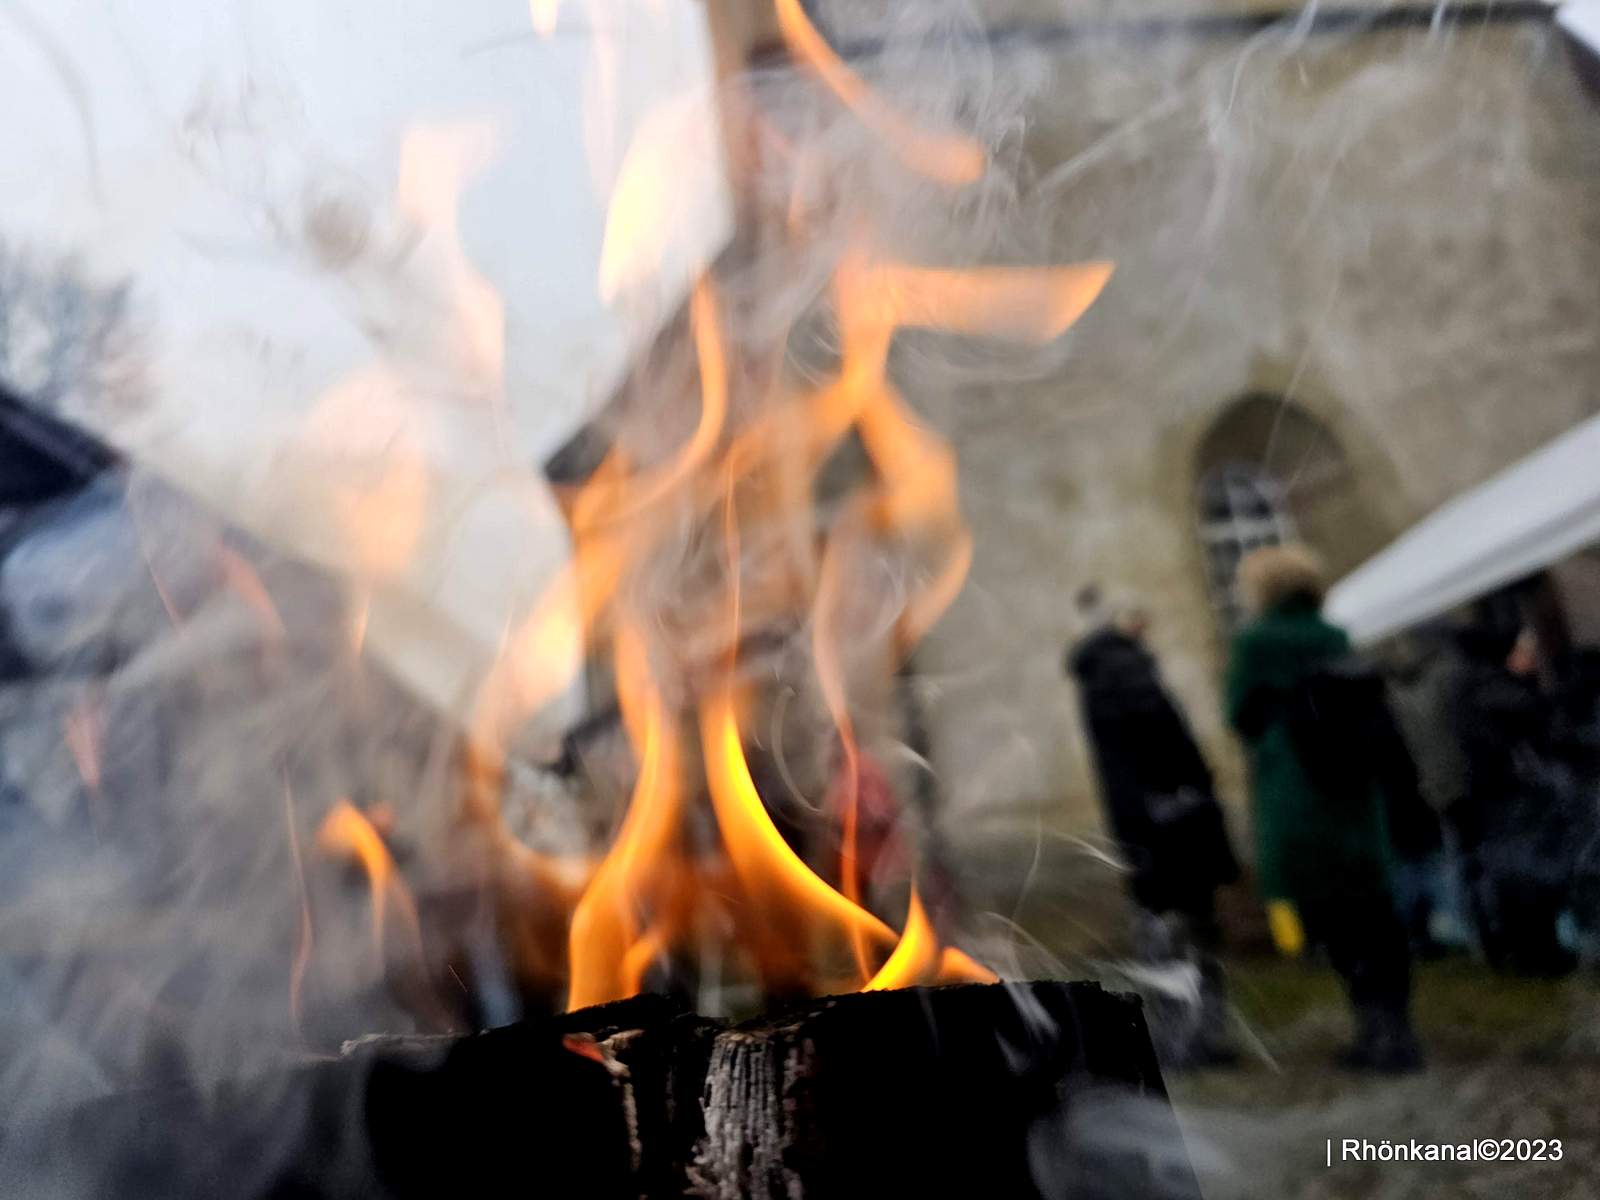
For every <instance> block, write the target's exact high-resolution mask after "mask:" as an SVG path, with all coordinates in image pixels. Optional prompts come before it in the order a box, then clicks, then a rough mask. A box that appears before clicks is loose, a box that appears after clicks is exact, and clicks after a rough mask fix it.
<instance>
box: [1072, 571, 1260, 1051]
mask: <svg viewBox="0 0 1600 1200" xmlns="http://www.w3.org/2000/svg"><path fill="white" fill-rule="evenodd" d="M1077 608H1078V614H1079V617H1080V619H1081V621H1082V622H1083V624H1084V625H1085V626H1086V627H1087V629H1088V632H1087V633H1086V634H1085V635H1084V636H1083V637H1082V638H1081V639H1080V640H1079V641H1078V642H1077V643H1076V644H1075V645H1073V646H1072V647H1071V648H1070V649H1069V650H1068V652H1067V659H1066V664H1065V665H1066V669H1067V673H1068V675H1069V676H1070V677H1071V678H1072V679H1073V680H1074V682H1075V683H1076V685H1077V688H1078V695H1079V700H1080V707H1081V710H1082V713H1083V718H1084V723H1085V725H1086V727H1087V733H1088V737H1089V744H1090V747H1091V749H1092V751H1093V756H1094V764H1095V771H1096V775H1097V776H1098V779H1099V785H1100V798H1101V802H1102V804H1103V806H1104V809H1105V816H1106V821H1107V824H1108V825H1109V826H1110V828H1111V831H1112V834H1113V835H1114V836H1115V838H1116V840H1117V843H1118V845H1119V847H1120V849H1121V853H1122V856H1123V858H1124V859H1125V860H1126V862H1127V863H1128V866H1129V868H1130V874H1129V889H1130V892H1131V894H1132V898H1133V901H1134V903H1135V904H1136V905H1137V906H1138V908H1139V910H1140V916H1139V918H1138V923H1137V930H1136V937H1137V941H1138V942H1139V952H1140V955H1141V957H1142V958H1144V959H1146V960H1154V961H1171V960H1173V959H1176V958H1184V957H1189V958H1193V959H1194V960H1195V965H1196V966H1197V967H1198V969H1199V972H1200V1013H1199V1019H1198V1022H1197V1023H1196V1025H1195V1032H1194V1036H1193V1038H1192V1039H1190V1040H1189V1044H1188V1045H1186V1046H1184V1047H1182V1048H1181V1050H1180V1051H1179V1052H1178V1053H1177V1055H1176V1057H1177V1058H1178V1059H1180V1060H1183V1061H1187V1062H1188V1063H1191V1064H1195V1065H1199V1064H1202V1063H1214V1064H1219V1063H1224V1062H1229V1061H1232V1060H1233V1059H1234V1058H1235V1057H1236V1055H1235V1052H1234V1050H1233V1047H1232V1044H1231V1038H1230V1037H1229V1022H1228V1016H1227V1000H1226V988H1225V983H1224V979H1223V973H1222V966H1221V964H1220V963H1219V962H1218V960H1217V958H1216V949H1217V947H1218V944H1219V942H1220V936H1219V930H1218V926H1217V920H1216V889H1217V888H1218V887H1219V886H1221V885H1223V884H1228V883H1232V882H1234V881H1235V880H1236V879H1237V878H1238V877H1239V864H1238V861H1237V859H1236V858H1235V856H1234V852H1233V847H1232V845H1231V844H1230V843H1229V841H1228V833H1227V828H1226V825H1225V823H1224V821H1223V816H1222V809H1221V807H1220V806H1219V805H1218V804H1217V801H1216V797H1215V794H1214V792H1213V790H1212V781H1211V770H1210V768H1209V767H1208V766H1207V764H1206V761H1205V758H1204V756H1202V755H1201V753H1200V748H1199V747H1198V746H1197V745H1196V744H1195V740H1194V737H1193V735H1192V734H1191V733H1190V731H1189V726H1188V723H1187V722H1186V721H1185V720H1184V718H1183V714H1182V713H1180V712H1179V711H1178V708H1177V706H1176V705H1175V704H1174V703H1173V701H1172V698H1171V697H1170V696H1169V695H1168V694H1167V690H1166V688H1165V686H1164V685H1163V684H1162V680H1161V674H1160V670H1159V668H1158V667H1157V665H1156V660H1155V658H1154V656H1153V655H1152V654H1151V653H1150V651H1149V649H1148V647H1147V646H1146V644H1145V640H1144V639H1145V634H1146V632H1147V630H1148V626H1149V618H1148V616H1147V615H1146V614H1145V612H1144V611H1143V610H1142V609H1140V608H1138V607H1137V606H1134V605H1123V606H1115V605H1112V604H1110V603H1108V602H1107V601H1106V599H1105V596H1104V593H1103V592H1101V590H1100V589H1099V588H1098V587H1097V586H1093V585H1091V586H1089V587H1086V588H1085V589H1083V591H1082V592H1080V593H1079V595H1078V598H1077Z"/></svg>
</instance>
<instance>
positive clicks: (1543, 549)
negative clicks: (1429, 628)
mask: <svg viewBox="0 0 1600 1200" xmlns="http://www.w3.org/2000/svg"><path fill="white" fill-rule="evenodd" d="M1596 541H1600V417H1591V418H1590V419H1589V420H1587V421H1585V422H1584V423H1583V424H1581V425H1578V426H1577V427H1575V428H1574V429H1571V430H1569V431H1568V432H1567V433H1565V434H1563V435H1562V436H1561V437H1559V438H1557V439H1556V440H1555V441H1553V442H1551V443H1549V444H1548V445H1546V446H1544V447H1543V448H1542V449H1539V450H1537V451H1535V452H1534V453H1532V454H1530V455H1528V457H1526V458H1524V459H1523V460H1522V461H1520V462H1518V463H1516V464H1514V465H1513V466H1510V467H1508V468H1506V469H1505V470H1504V471H1502V472H1500V474H1498V475H1496V476H1494V478H1492V479H1490V480H1489V481H1488V482H1487V483H1484V484H1481V485H1480V486H1478V487H1477V488H1474V489H1473V490H1471V491H1469V492H1466V493H1463V494H1462V495H1460V496H1457V497H1456V498H1455V499H1453V500H1451V501H1449V502H1448V503H1447V504H1445V505H1444V506H1443V507H1441V508H1439V509H1438V510H1437V511H1435V512H1434V513H1433V514H1432V515H1431V516H1429V517H1427V518H1426V519H1425V520H1423V521H1422V522H1421V523H1419V524H1417V525H1416V526H1414V527H1412V528H1411V529H1410V530H1409V531H1408V532H1406V533H1405V534H1403V535H1401V536H1400V537H1399V538H1398V539H1396V540H1395V542H1394V543H1393V544H1392V545H1390V546H1389V547H1388V548H1387V549H1385V550H1383V551H1382V552H1380V553H1379V554H1377V555H1375V556H1374V557H1373V558H1371V559H1370V560H1368V561H1367V562H1366V563H1364V564H1363V565H1362V566H1361V567H1359V568H1358V569H1357V570H1356V571H1354V572H1353V573H1351V574H1350V575H1348V576H1347V577H1345V578H1344V579H1343V580H1341V581H1340V582H1339V584H1338V586H1336V587H1335V588H1334V589H1333V591H1332V592H1331V593H1329V596H1328V603H1327V613H1328V616H1329V618H1330V619H1331V620H1333V621H1334V622H1336V623H1337V624H1340V625H1342V626H1344V627H1345V628H1346V629H1347V630H1349V632H1350V636H1351V637H1352V638H1354V639H1355V641H1356V642H1358V643H1365V642H1373V641H1376V640H1378V639H1379V638H1382V637H1386V636H1388V635H1389V634H1392V633H1397V632H1399V631H1400V630H1402V629H1404V628H1406V627H1407V626H1409V625H1414V624H1416V623H1417V622H1419V621H1425V620H1427V619H1428V618H1429V617H1433V616H1437V615H1438V614H1440V613H1442V612H1446V611H1448V610H1449V609H1451V608H1454V607H1455V606H1456V605H1458V604H1464V603H1466V602H1468V601H1470V600H1473V599H1475V598H1477V597H1479V596H1482V595H1483V594H1485V593H1486V592H1489V591H1492V590H1493V589H1494V588H1496V587H1499V586H1500V585H1502V584H1505V583H1509V582H1511V581H1513V580H1515V579H1519V578H1521V577H1522V576H1524V575H1528V574H1531V573H1532V572H1534V571H1538V570H1540V569H1542V568H1544V567H1547V566H1549V565H1550V564H1551V563H1555V562H1559V561H1560V560H1561V559H1563V558H1565V557H1567V556H1568V555H1569V554H1572V553H1574V552H1575V551H1578V550H1581V549H1582V548H1583V547H1584V546H1586V545H1588V544H1590V543H1592V542H1596Z"/></svg>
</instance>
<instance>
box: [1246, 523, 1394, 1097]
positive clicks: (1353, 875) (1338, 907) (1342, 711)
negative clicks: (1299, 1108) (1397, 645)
mask: <svg viewBox="0 0 1600 1200" xmlns="http://www.w3.org/2000/svg"><path fill="white" fill-rule="evenodd" d="M1239 585H1240V589H1241V591H1242V593H1243V596H1244V600H1245V604H1246V607H1247V608H1248V610H1249V611H1250V612H1251V614H1252V619H1251V620H1250V621H1249V623H1248V624H1246V625H1245V626H1244V627H1243V628H1242V629H1241V630H1240V631H1239V633H1238V635H1237V636H1236V638H1235V640H1234V644H1233V651H1232V655H1231V658H1230V661H1229V667H1228V677H1227V685H1226V688H1227V696H1226V706H1227V715H1228V720H1229V723H1230V724H1231V725H1232V726H1233V728H1234V729H1235V731H1236V732H1237V733H1238V734H1239V737H1240V738H1241V739H1242V740H1243V742H1244V744H1245V747H1246V749H1247V751H1248V754H1249V760H1250V778H1251V791H1252V794H1253V801H1254V824H1255V837H1256V873H1257V878H1258V881H1259V887H1260V890H1261V895H1262V899H1263V900H1264V901H1266V903H1267V908H1268V913H1269V915H1270V916H1271V918H1272V923H1273V927H1274V933H1275V936H1276V937H1277V940H1278V941H1279V944H1280V945H1281V946H1284V947H1285V948H1286V949H1289V950H1290V951H1291V952H1293V951H1295V950H1297V949H1298V947H1297V946H1296V945H1295V943H1296V942H1297V941H1301V940H1308V941H1310V942H1312V943H1315V944H1320V945H1322V946H1323V947H1325V948H1326V950H1327V952H1328V956H1329V959H1330V960H1331V962H1332V964H1333V967H1334V970H1335V971H1337V972H1338V973H1339V975H1340V977H1341V979H1342V980H1343V982H1344V985H1345V990H1346V993H1347V994H1348V996H1349V999H1350V1003H1351V1006H1352V1008H1353V1009H1354V1012H1355V1018H1356V1028H1357V1036H1356V1042H1355V1045H1354V1046H1353V1047H1352V1048H1351V1049H1350V1050H1349V1051H1347V1052H1346V1053H1345V1054H1344V1055H1343V1056H1342V1061H1343V1062H1344V1064H1345V1065H1347V1066H1350V1067H1356V1068H1368V1069H1377V1070H1387V1071H1399V1070H1411V1069H1415V1068H1416V1067H1418V1066H1420V1065H1421V1053H1420V1049H1419V1047H1418V1045H1417V1040H1416V1036H1415V1035H1414V1033H1413V1032H1412V1029H1411V1019H1410V1006H1411V956H1410V948H1409V946H1408V944H1407V938H1406V932H1405V927H1404V925H1403V923H1402V922H1401V920H1400V917H1399V914H1398V913H1397V911H1396V908H1395V904H1394V898H1393V891H1392V888H1391V883H1390V869H1391V866H1390V849H1389V837H1388V832H1387V829H1386V827H1385V818H1384V809H1385V793H1384V789H1383V777H1384V775H1383V767H1382V760H1383V756H1382V755H1381V754H1379V753H1377V752H1376V750H1377V746H1378V743H1379V742H1381V741H1382V737H1383V733H1384V732H1385V730H1386V729H1389V730H1392V728H1393V726H1392V718H1391V717H1390V716H1389V714H1388V711H1387V708H1386V707H1385V705H1384V701H1383V699H1382V681H1381V679H1379V678H1378V677H1377V676H1376V675H1375V673H1373V672H1371V671H1370V669H1367V668H1364V667H1360V666H1357V665H1354V660H1353V658H1352V655H1351V648H1350V639H1349V637H1348V636H1347V635H1346V634H1345V632H1344V631H1343V630H1342V629H1339V628H1337V627H1336V626H1334V625H1331V624H1329V623H1328V622H1327V621H1325V620H1324V619H1323V618H1322V614H1321V607H1322V594H1323V588H1324V584H1323V573H1322V568H1321V564H1320V563H1319V562H1318V561H1317V559H1316V557H1315V555H1313V554H1312V553H1311V552H1310V551H1309V550H1307V549H1306V548H1304V547H1301V546H1269V547H1264V548H1262V549H1259V550H1256V551H1253V552H1252V553H1251V554H1249V555H1247V556H1246V557H1245V559H1244V561H1243V562H1242V563H1241V564H1240V566H1239ZM1289 930H1292V931H1294V932H1287V931H1289ZM1302 931H1303V932H1302Z"/></svg>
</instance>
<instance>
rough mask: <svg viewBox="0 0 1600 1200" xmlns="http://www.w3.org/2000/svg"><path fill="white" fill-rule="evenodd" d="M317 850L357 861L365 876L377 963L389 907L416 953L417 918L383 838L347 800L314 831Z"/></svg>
mask: <svg viewBox="0 0 1600 1200" xmlns="http://www.w3.org/2000/svg"><path fill="white" fill-rule="evenodd" d="M316 845H317V849H319V850H320V851H322V852H323V853H324V854H327V855H330V856H336V857H337V856H342V857H346V858H349V859H352V860H354V861H355V862H358V863H359V864H360V865H361V869H362V870H363V871H364V872H365V873H366V876H367V883H368V886H369V888H370V890H371V894H372V940H373V945H374V947H375V948H376V949H377V952H378V957H379V959H380V961H381V960H382V959H383V957H384V954H385V946H386V945H387V937H386V928H387V919H388V914H389V911H390V908H391V906H392V907H393V909H394V910H395V911H396V912H398V913H399V915H400V918H401V920H402V922H403V923H404V927H405V933H406V936H407V939H408V940H409V941H410V942H411V944H412V946H413V947H414V948H416V949H418V950H420V947H421V943H422V927H421V924H420V922H419V921H418V919H417V909H416V905H415V903H414V902H413V901H412V899H411V893H410V892H409V891H408V890H407V889H406V886H405V882H404V881H403V880H402V879H401V878H400V874H399V872H398V871H397V870H396V869H395V863H394V859H393V858H392V857H391V856H390V854H389V848H388V847H387V846H386V845H384V841H383V837H382V835H381V834H379V833H378V831H377V829H376V828H374V827H373V824H372V822H371V821H369V820H368V819H367V818H366V817H365V816H363V815H362V813H361V811H360V810H359V809H357V808H356V807H355V805H353V804H351V803H350V802H349V801H348V800H341V801H339V802H338V803H337V804H335V805H334V806H333V808H332V809H330V810H329V812H328V815H327V816H326V817H325V818H324V819H323V822H322V826H321V828H320V829H318V830H317V838H316Z"/></svg>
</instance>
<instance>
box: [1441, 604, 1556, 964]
mask: <svg viewBox="0 0 1600 1200" xmlns="http://www.w3.org/2000/svg"><path fill="white" fill-rule="evenodd" d="M1458 640H1459V643H1460V646H1461V649H1462V651H1463V654H1464V657H1465V659H1466V665H1465V668H1464V669H1463V671H1462V672H1461V676H1460V679H1459V681H1458V684H1457V688H1456V693H1455V696H1454V697H1453V704H1452V717H1453V720H1454V723H1455V728H1456V730H1457V732H1458V734H1459V736H1460V738H1461V745H1462V750H1463V754H1464V758H1465V765H1466V772H1465V783H1464V787H1463V789H1462V795H1461V797H1460V799H1459V800H1458V801H1457V802H1456V804H1455V805H1453V806H1452V807H1451V810H1450V811H1449V812H1448V813H1447V814H1446V818H1447V819H1448V820H1449V821H1450V823H1451V825H1452V826H1453V828H1454V830H1455V833H1456V837H1457V839H1458V840H1459V842H1460V845H1461V848H1462V851H1463V855H1464V857H1465V860H1466V874H1467V894H1468V899H1469V902H1470V904H1471V906H1472V910H1473V917H1474V919H1475V922H1476V925H1477V933H1478V939H1479V943H1480V945H1481V947H1482V949H1483V953H1484V956H1485V957H1486V958H1487V959H1488V960H1489V962H1490V964H1491V965H1493V966H1496V967H1501V968H1505V969H1508V970H1513V971H1519V972H1525V973H1528V974H1534V975H1559V974H1562V973H1564V972H1566V971H1569V970H1571V969H1572V967H1573V966H1574V965H1575V960H1574V956H1573V954H1572V953H1571V951H1570V950H1568V949H1567V948H1566V947H1564V946H1563V945H1562V944H1561V942H1560V940H1559V938H1558V936H1557V923H1558V920H1559V916H1560V913H1561V910H1562V908H1563V906H1564V905H1565V904H1566V902H1567V891H1568V888H1569V885H1570V874H1571V868H1572V862H1571V858H1572V846H1571V844H1570V843H1571V835H1572V833H1573V829H1572V822H1571V821H1570V820H1569V819H1568V812H1567V810H1568V808H1569V807H1570V804H1569V800H1570V797H1569V794H1568V793H1569V792H1570V790H1571V789H1570V787H1569V786H1568V784H1567V780H1566V779H1565V776H1564V775H1563V772H1562V771H1561V769H1560V761H1559V760H1560V758H1561V755H1560V752H1559V751H1560V747H1559V746H1558V745H1557V744H1556V742H1557V733H1558V722H1557V721H1556V720H1555V716H1556V714H1555V712H1554V709H1553V706H1552V704H1551V703H1550V701H1549V699H1548V698H1547V697H1546V696H1545V695H1544V693H1543V692H1542V691H1541V690H1540V688H1539V683H1538V680H1537V678H1536V674H1535V672H1536V667H1537V658H1536V654H1537V651H1536V646H1535V644H1534V643H1533V641H1532V638H1531V635H1529V634H1528V633H1526V632H1524V633H1522V634H1520V635H1519V634H1517V633H1516V632H1515V631H1508V630H1503V629H1494V628H1490V627H1470V628H1467V629H1465V630H1463V631H1461V633H1460V635H1459V638H1458Z"/></svg>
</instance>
